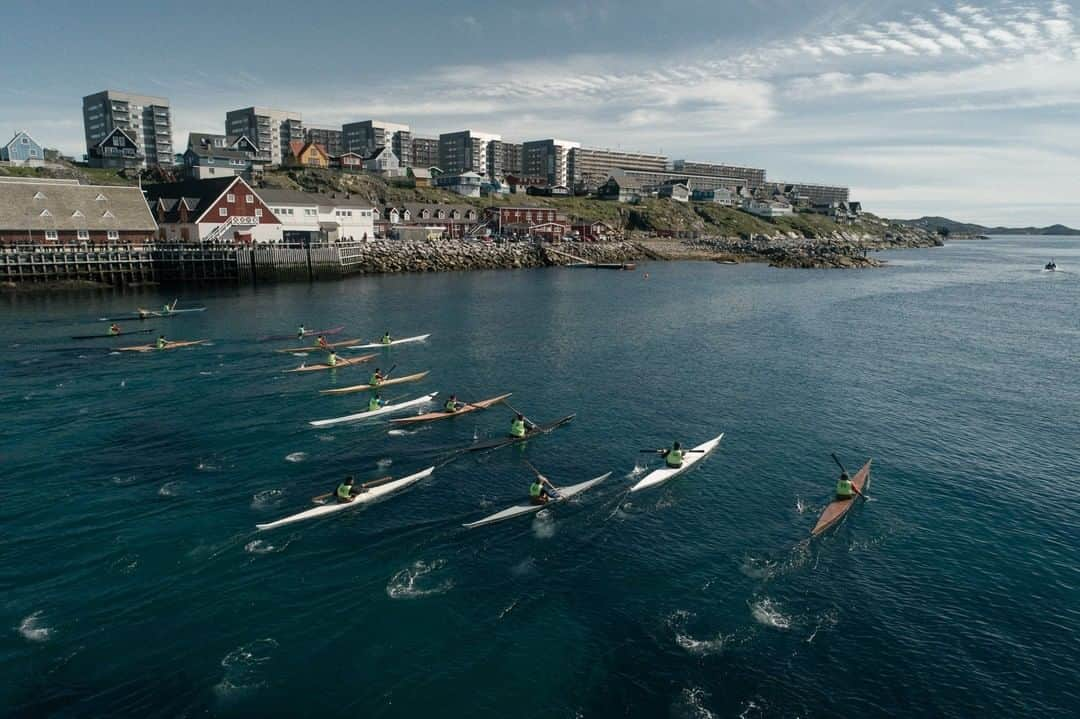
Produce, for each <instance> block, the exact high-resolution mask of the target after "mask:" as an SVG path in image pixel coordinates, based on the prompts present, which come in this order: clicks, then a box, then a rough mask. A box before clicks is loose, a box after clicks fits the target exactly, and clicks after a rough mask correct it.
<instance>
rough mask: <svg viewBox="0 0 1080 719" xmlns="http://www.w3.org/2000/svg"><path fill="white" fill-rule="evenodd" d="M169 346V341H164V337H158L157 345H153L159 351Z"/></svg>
mask: <svg viewBox="0 0 1080 719" xmlns="http://www.w3.org/2000/svg"><path fill="white" fill-rule="evenodd" d="M167 344H169V341H168V340H167V339H165V335H159V336H158V338H157V344H156V345H154V346H155V347H157V348H158V349H159V350H163V349H165V345H167Z"/></svg>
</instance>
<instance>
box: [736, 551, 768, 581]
mask: <svg viewBox="0 0 1080 719" xmlns="http://www.w3.org/2000/svg"><path fill="white" fill-rule="evenodd" d="M776 567H777V563H776V562H775V561H774V560H772V559H765V558H764V557H752V556H750V555H747V556H745V557H743V560H742V562H741V563H740V564H739V571H740V572H742V573H743V575H744V576H747V577H750V578H751V579H772V577H773V575H775V574H776Z"/></svg>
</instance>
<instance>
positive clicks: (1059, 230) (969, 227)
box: [894, 217, 1080, 235]
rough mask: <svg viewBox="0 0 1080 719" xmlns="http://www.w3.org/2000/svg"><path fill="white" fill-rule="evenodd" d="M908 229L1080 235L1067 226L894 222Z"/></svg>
mask: <svg viewBox="0 0 1080 719" xmlns="http://www.w3.org/2000/svg"><path fill="white" fill-rule="evenodd" d="M894 222H899V223H900V224H901V225H907V226H908V227H919V228H921V229H924V230H929V231H930V232H937V231H938V230H939V229H940V228H942V227H944V228H947V229H948V230H949V234H955V235H1080V230H1074V229H1073V228H1071V227H1066V226H1065V225H1050V226H1049V227H985V226H984V225H976V224H973V223H970V222H957V221H956V220H950V219H949V218H948V217H920V218H919V219H917V220H894Z"/></svg>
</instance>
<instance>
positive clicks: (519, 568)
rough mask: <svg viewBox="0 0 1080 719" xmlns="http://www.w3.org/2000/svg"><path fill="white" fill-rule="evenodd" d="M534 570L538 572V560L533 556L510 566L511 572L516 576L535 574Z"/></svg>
mask: <svg viewBox="0 0 1080 719" xmlns="http://www.w3.org/2000/svg"><path fill="white" fill-rule="evenodd" d="M534 572H536V560H535V559H533V558H532V557H526V558H525V559H522V560H521V561H520V562H518V563H517V564H515V565H514V566H512V567H510V573H511V574H513V575H514V576H515V577H524V576H526V575H528V574H533V573H534Z"/></svg>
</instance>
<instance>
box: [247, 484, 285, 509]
mask: <svg viewBox="0 0 1080 719" xmlns="http://www.w3.org/2000/svg"><path fill="white" fill-rule="evenodd" d="M284 494H285V490H283V489H264V490H262V491H261V492H256V493H255V494H253V495H252V496H251V508H252V509H267V508H269V507H274V506H277V505H278V504H280V503H281V499H282V497H283V496H284Z"/></svg>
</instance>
